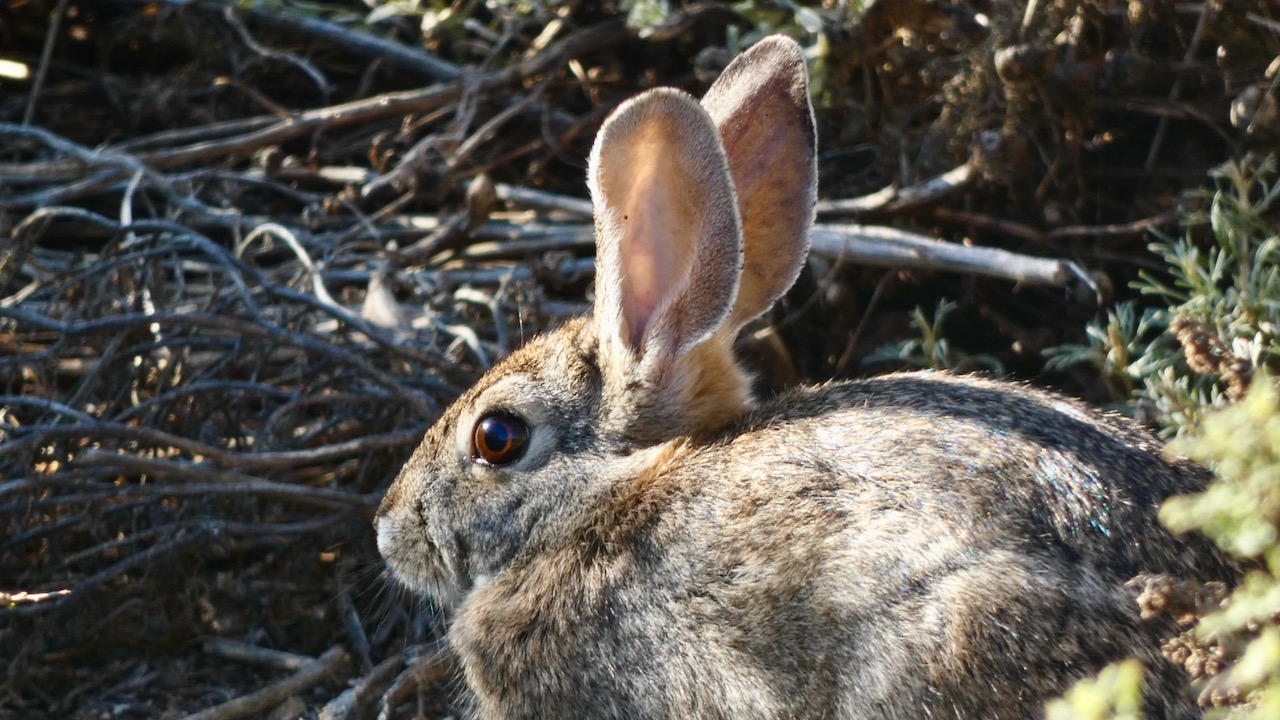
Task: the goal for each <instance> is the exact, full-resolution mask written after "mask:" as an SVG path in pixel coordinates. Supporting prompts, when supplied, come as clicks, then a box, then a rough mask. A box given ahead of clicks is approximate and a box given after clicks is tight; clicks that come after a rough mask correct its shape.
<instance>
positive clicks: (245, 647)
mask: <svg viewBox="0 0 1280 720" xmlns="http://www.w3.org/2000/svg"><path fill="white" fill-rule="evenodd" d="M203 647H204V651H205V653H207V654H209V655H213V656H214V657H219V658H222V659H224V660H234V661H236V662H242V663H247V664H250V665H260V666H262V667H269V668H273V669H276V670H285V671H288V672H298V671H299V670H302V669H304V668H306V667H307V665H308V664H310V663H312V662H315V660H314V659H313V658H310V657H307V656H306V655H298V654H296V653H291V652H284V651H281V650H271V649H269V648H264V647H258V646H257V645H250V644H249V643H246V642H240V641H239V640H232V639H230V638H220V637H211V638H205V641H204V646H203Z"/></svg>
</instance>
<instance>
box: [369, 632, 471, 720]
mask: <svg viewBox="0 0 1280 720" xmlns="http://www.w3.org/2000/svg"><path fill="white" fill-rule="evenodd" d="M457 670H458V656H457V654H456V653H454V652H453V648H452V647H450V646H449V643H448V642H445V641H440V642H436V643H434V644H432V645H431V646H429V648H428V649H427V651H426V652H424V653H422V654H421V655H419V656H418V657H417V658H416V659H414V660H413V662H412V664H411V665H410V666H409V667H408V668H406V669H405V671H404V672H402V673H400V676H399V677H397V678H396V680H395V682H393V683H392V684H391V687H389V688H387V691H386V692H385V693H383V695H382V703H381V705H382V708H381V710H379V711H378V720H384V718H385V719H388V720H389V718H390V717H391V713H392V712H393V711H394V710H395V709H396V707H398V706H399V705H400V704H401V703H403V702H404V701H405V700H408V699H409V697H411V696H412V695H413V694H414V693H415V692H417V690H418V688H420V687H426V686H429V685H432V684H433V683H436V682H439V681H440V680H444V679H445V678H447V677H449V676H450V675H453V674H454V673H456V672H457Z"/></svg>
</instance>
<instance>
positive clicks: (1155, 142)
mask: <svg viewBox="0 0 1280 720" xmlns="http://www.w3.org/2000/svg"><path fill="white" fill-rule="evenodd" d="M1212 12H1213V3H1209V2H1207V3H1205V4H1204V6H1203V7H1201V8H1200V19H1199V20H1197V21H1196V29H1195V32H1193V33H1191V42H1189V43H1187V51H1186V52H1185V53H1183V56H1182V64H1183V65H1190V64H1191V62H1192V61H1193V60H1195V57H1196V49H1197V48H1199V47H1200V38H1201V37H1203V36H1204V30H1205V28H1206V27H1208V25H1209V15H1210V14H1211V13H1212ZM1181 97H1182V75H1179V76H1178V77H1177V79H1175V80H1174V81H1173V88H1171V89H1170V90H1169V102H1171V103H1176V102H1177V101H1178V100H1179V99H1180V98H1181ZM1168 132H1169V118H1168V117H1167V116H1166V117H1162V118H1160V124H1158V125H1156V134H1155V137H1153V138H1152V139H1151V149H1150V150H1148V151H1147V161H1146V162H1145V163H1143V164H1142V169H1143V170H1145V171H1146V172H1148V173H1149V172H1151V169H1152V168H1153V167H1155V165H1156V158H1157V157H1158V156H1159V155H1160V146H1161V145H1163V144H1164V137H1165V135H1166V134H1168Z"/></svg>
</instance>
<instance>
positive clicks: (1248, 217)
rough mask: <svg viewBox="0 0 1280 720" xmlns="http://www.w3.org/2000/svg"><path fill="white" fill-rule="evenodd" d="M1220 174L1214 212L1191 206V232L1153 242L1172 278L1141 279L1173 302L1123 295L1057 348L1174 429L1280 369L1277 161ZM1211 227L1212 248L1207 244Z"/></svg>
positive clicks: (1054, 361)
mask: <svg viewBox="0 0 1280 720" xmlns="http://www.w3.org/2000/svg"><path fill="white" fill-rule="evenodd" d="M1213 179H1214V182H1215V185H1216V189H1215V190H1214V191H1213V192H1212V194H1211V196H1209V197H1207V198H1205V199H1207V200H1208V203H1207V205H1208V208H1209V209H1208V211H1207V212H1203V211H1201V212H1193V213H1189V214H1188V215H1187V216H1186V218H1185V219H1184V220H1185V225H1186V228H1187V229H1186V232H1185V233H1184V234H1183V236H1181V237H1177V238H1174V237H1170V236H1167V235H1163V234H1157V239H1156V241H1155V242H1154V243H1152V244H1151V246H1150V247H1151V250H1152V252H1154V253H1155V254H1156V255H1158V256H1159V257H1160V258H1161V259H1162V260H1164V262H1165V265H1166V266H1167V269H1168V278H1167V279H1164V278H1161V277H1157V276H1155V275H1153V274H1151V273H1146V272H1144V273H1142V274H1141V277H1140V279H1139V280H1138V282H1137V283H1136V287H1137V289H1138V290H1139V291H1140V292H1141V293H1142V294H1144V295H1147V296H1152V297H1157V298H1160V299H1161V300H1162V301H1163V303H1167V306H1166V307H1148V308H1145V309H1139V307H1138V305H1137V304H1136V303H1133V302H1124V303H1120V304H1119V305H1118V306H1117V307H1116V308H1115V309H1114V310H1112V311H1110V312H1109V313H1108V314H1107V320H1106V322H1105V323H1101V324H1098V325H1094V326H1091V327H1089V328H1088V330H1087V342H1086V343H1082V344H1076V345H1064V346H1060V347H1057V348H1054V349H1052V350H1051V351H1050V355H1051V358H1050V361H1049V366H1050V367H1061V366H1065V365H1070V364H1074V363H1080V362H1087V363H1090V364H1092V365H1094V366H1095V367H1097V368H1098V369H1099V370H1101V371H1102V374H1103V376H1104V378H1105V379H1106V381H1107V384H1108V386H1109V387H1110V388H1111V391H1112V393H1113V397H1114V399H1115V400H1116V401H1117V402H1118V404H1119V405H1120V406H1121V407H1122V408H1124V409H1126V410H1127V411H1128V412H1129V413H1130V414H1133V413H1134V412H1135V410H1137V409H1138V408H1142V409H1143V410H1144V413H1143V414H1144V415H1145V416H1146V417H1147V418H1149V419H1151V420H1153V421H1154V422H1155V423H1156V425H1157V426H1158V427H1159V428H1160V430H1161V433H1162V434H1163V435H1165V436H1166V437H1171V436H1177V435H1181V434H1183V433H1185V432H1186V431H1188V430H1190V429H1193V428H1195V427H1196V426H1197V425H1198V424H1199V421H1200V418H1201V416H1202V414H1203V413H1204V411H1205V410H1206V409H1208V408H1217V407H1223V406H1226V405H1228V404H1230V403H1232V402H1237V401H1239V400H1240V399H1241V398H1242V397H1243V396H1244V393H1245V390H1246V389H1247V388H1248V386H1249V383H1250V379H1251V378H1252V376H1253V374H1254V373H1255V372H1257V371H1258V370H1260V369H1263V370H1267V371H1269V372H1271V373H1272V374H1273V375H1275V374H1277V373H1278V372H1280V344H1277V337H1276V334H1277V327H1280V232H1278V231H1277V228H1276V226H1275V222H1274V220H1273V219H1270V218H1271V216H1273V215H1274V213H1275V212H1276V210H1278V209H1280V203H1277V199H1280V182H1277V180H1278V179H1280V178H1278V173H1277V163H1276V160H1275V158H1274V157H1273V158H1268V159H1266V160H1263V161H1260V162H1254V161H1251V160H1242V161H1239V162H1230V163H1227V164H1226V165H1223V166H1222V167H1220V168H1218V169H1217V170H1216V171H1215V172H1214V173H1213ZM1206 230H1207V231H1208V235H1209V237H1210V238H1211V241H1210V242H1209V243H1208V244H1207V246H1206V244H1205V243H1202V242H1197V238H1198V237H1199V236H1202V235H1204V234H1206V233H1205V231H1206Z"/></svg>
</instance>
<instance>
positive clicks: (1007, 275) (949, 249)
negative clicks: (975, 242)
mask: <svg viewBox="0 0 1280 720" xmlns="http://www.w3.org/2000/svg"><path fill="white" fill-rule="evenodd" d="M491 225H492V224H491V223H486V224H485V226H482V227H481V229H480V231H479V232H477V236H483V235H485V234H486V228H488V229H489V232H490V233H492V234H500V233H506V234H511V233H518V232H520V231H518V230H515V229H512V228H510V227H509V226H506V225H502V224H499V225H498V226H497V227H496V228H493V227H490V226H491ZM537 233H538V234H543V235H551V237H550V238H549V239H538V240H524V239H522V240H520V241H519V242H489V243H477V244H475V245H471V246H469V247H468V248H467V250H466V252H465V253H463V256H464V257H466V258H469V259H488V260H493V259H497V258H500V257H510V256H512V255H524V256H528V255H533V254H538V253H542V252H546V251H548V250H553V249H556V250H559V249H584V250H585V249H587V248H589V247H591V245H592V243H593V239H592V238H593V228H592V227H591V226H590V225H582V224H572V223H565V224H559V225H551V224H547V225H544V226H541V227H539V228H538V229H537ZM811 239H812V251H813V252H814V253H815V254H818V255H822V256H827V257H833V258H834V257H841V258H844V259H846V260H849V261H851V262H860V263H864V264H867V265H875V266H878V267H896V268H918V269H923V270H943V271H950V272H968V273H975V274H978V275H986V276H990V277H998V278H1004V279H1006V280H1012V281H1014V282H1018V283H1022V284H1026V285H1051V286H1057V287H1061V286H1065V285H1068V284H1071V283H1072V282H1073V281H1080V282H1082V283H1084V285H1086V286H1087V287H1089V288H1091V289H1096V288H1095V287H1094V283H1093V281H1092V280H1091V279H1090V278H1089V276H1088V273H1086V272H1085V271H1084V269H1083V268H1081V267H1080V266H1079V265H1077V264H1076V263H1074V262H1071V261H1069V260H1057V259H1052V258H1038V257H1032V256H1030V255H1022V254H1019V253H1014V252H1009V251H1007V250H1000V249H997V248H987V247H970V246H966V245H956V244H954V243H948V242H943V241H941V240H937V239H934V238H931V237H927V236H924V235H920V234H918V233H912V232H907V231H905V230H897V229H894V228H889V227H882V226H877V225H843V224H834V223H818V224H816V225H814V227H813V233H812V235H811Z"/></svg>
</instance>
